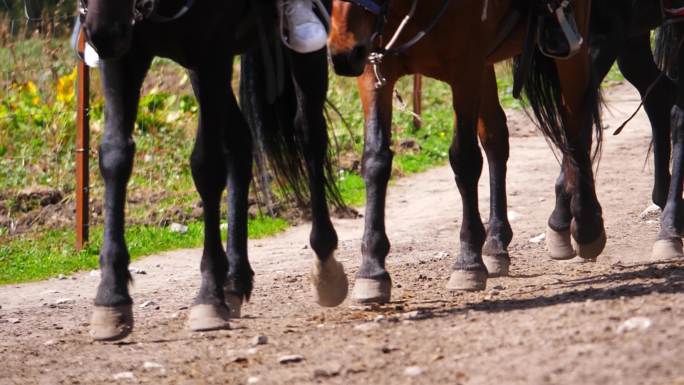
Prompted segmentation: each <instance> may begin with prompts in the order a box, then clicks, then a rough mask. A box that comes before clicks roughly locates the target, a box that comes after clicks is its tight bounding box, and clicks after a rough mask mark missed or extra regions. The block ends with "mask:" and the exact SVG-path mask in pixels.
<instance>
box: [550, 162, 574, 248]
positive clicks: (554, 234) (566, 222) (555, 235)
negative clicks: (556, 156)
mask: <svg viewBox="0 0 684 385" xmlns="http://www.w3.org/2000/svg"><path fill="white" fill-rule="evenodd" d="M566 163H567V159H566V158H565V157H563V162H562V166H561V172H560V175H558V178H557V179H556V185H555V191H556V205H555V206H554V209H553V212H551V216H550V217H549V221H548V223H547V226H546V249H547V250H548V252H549V256H550V257H551V258H552V259H557V260H564V259H572V258H574V257H575V250H574V249H573V247H572V241H571V239H570V223H571V222H572V213H571V212H570V198H571V195H570V194H568V192H567V191H566V190H565V185H566V180H565V171H564V169H565V167H566V166H565V165H566Z"/></svg>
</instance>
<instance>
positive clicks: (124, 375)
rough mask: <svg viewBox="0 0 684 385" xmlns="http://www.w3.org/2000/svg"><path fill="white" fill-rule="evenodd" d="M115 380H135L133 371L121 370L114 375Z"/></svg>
mask: <svg viewBox="0 0 684 385" xmlns="http://www.w3.org/2000/svg"><path fill="white" fill-rule="evenodd" d="M114 379H115V380H131V381H135V375H134V374H133V372H121V373H116V374H115V375H114Z"/></svg>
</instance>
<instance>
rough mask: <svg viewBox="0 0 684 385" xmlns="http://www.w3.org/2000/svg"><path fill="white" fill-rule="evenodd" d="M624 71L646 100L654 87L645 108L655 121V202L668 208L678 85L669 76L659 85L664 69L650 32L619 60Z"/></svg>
mask: <svg viewBox="0 0 684 385" xmlns="http://www.w3.org/2000/svg"><path fill="white" fill-rule="evenodd" d="M618 65H619V66H620V71H622V73H623V74H624V75H625V78H626V79H627V80H628V81H629V82H630V83H632V84H633V85H634V86H635V87H636V88H637V89H638V90H639V94H640V95H641V97H642V98H643V97H645V96H646V93H647V91H648V89H649V88H650V87H651V86H653V89H652V91H651V93H650V94H649V95H648V98H646V100H645V101H644V109H645V110H646V114H647V115H648V118H649V120H650V122H651V130H652V131H653V158H654V163H655V172H654V179H655V181H654V184H653V194H652V198H653V202H654V203H655V204H657V205H658V206H660V207H661V208H664V207H665V203H666V200H667V194H668V190H669V187H670V119H669V118H670V111H671V110H672V106H673V104H674V96H675V85H674V84H673V83H672V81H671V80H670V79H669V78H667V77H662V78H661V79H660V80H659V81H658V83H655V82H656V79H658V76H660V70H659V69H658V67H657V66H656V65H655V62H654V61H653V54H652V53H651V39H650V33H645V34H642V35H638V36H634V37H631V38H630V39H629V40H628V43H627V44H626V45H625V46H624V48H623V50H622V51H621V52H620V56H619V57H618Z"/></svg>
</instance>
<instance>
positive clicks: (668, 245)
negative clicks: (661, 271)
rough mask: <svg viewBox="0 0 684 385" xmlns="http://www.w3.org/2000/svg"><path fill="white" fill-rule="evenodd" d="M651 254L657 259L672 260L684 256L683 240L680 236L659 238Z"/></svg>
mask: <svg viewBox="0 0 684 385" xmlns="http://www.w3.org/2000/svg"><path fill="white" fill-rule="evenodd" d="M651 256H652V257H653V259H655V260H672V259H681V258H684V252H682V240H681V239H678V238H673V239H659V240H657V241H656V242H655V243H654V244H653V252H652V253H651Z"/></svg>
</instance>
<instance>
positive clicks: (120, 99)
mask: <svg viewBox="0 0 684 385" xmlns="http://www.w3.org/2000/svg"><path fill="white" fill-rule="evenodd" d="M150 62H151V58H148V57H145V58H142V57H135V55H128V56H126V57H124V58H122V59H120V60H112V61H107V62H105V63H104V64H103V66H102V68H101V76H102V86H103V90H104V96H105V133H104V136H103V138H102V143H101V144H100V172H101V173H102V177H103V179H104V184H105V223H104V239H103V244H102V249H101V250H100V269H101V272H102V276H101V281H100V285H99V287H98V289H97V295H96V297H95V308H94V310H93V315H92V321H91V323H90V334H91V335H92V336H93V338H95V339H96V340H116V339H120V338H124V337H125V336H127V335H128V334H129V333H130V332H131V330H132V329H133V312H132V303H133V301H132V299H131V297H130V295H129V293H128V284H129V282H130V281H131V276H130V274H129V272H128V263H129V261H130V256H129V254H128V249H127V247H126V241H125V239H124V225H125V219H124V206H125V203H126V184H127V183H128V179H129V178H130V176H131V172H132V170H133V156H134V152H135V143H134V142H133V138H132V132H133V126H134V123H135V118H136V113H137V108H138V100H139V98H140V87H141V85H142V82H143V79H144V78H145V74H146V73H147V70H148V68H149V65H150Z"/></svg>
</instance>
